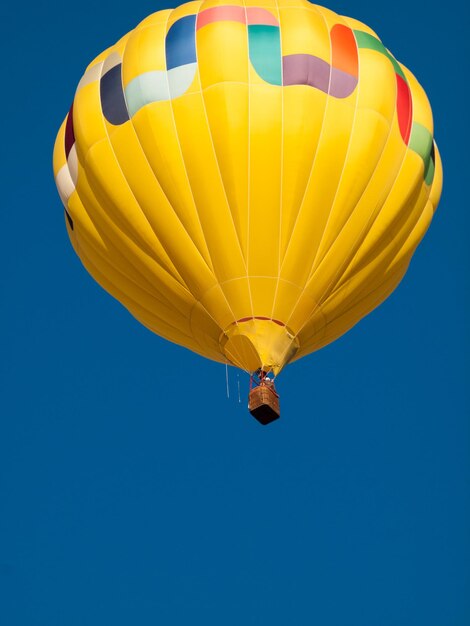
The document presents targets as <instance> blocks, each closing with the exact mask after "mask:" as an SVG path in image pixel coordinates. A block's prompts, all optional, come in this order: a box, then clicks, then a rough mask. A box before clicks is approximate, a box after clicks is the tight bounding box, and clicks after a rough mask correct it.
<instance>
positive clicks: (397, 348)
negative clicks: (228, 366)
mask: <svg viewBox="0 0 470 626" xmlns="http://www.w3.org/2000/svg"><path fill="white" fill-rule="evenodd" d="M164 6H175V5H174V4H173V5H172V4H171V3H170V4H167V5H165V4H163V3H162V4H159V3H158V2H153V3H152V2H148V1H143V0H142V1H137V2H130V3H122V4H121V3H115V2H108V1H102V2H97V1H96V0H82V2H80V3H78V4H76V3H75V4H70V5H67V3H63V2H60V3H59V2H53V3H52V2H51V3H37V2H35V3H33V2H30V1H29V0H26V2H22V3H20V4H19V3H9V5H8V8H7V9H5V8H4V9H3V17H4V22H3V34H2V41H1V45H2V48H3V52H2V59H3V72H2V73H3V81H2V85H3V91H2V93H3V98H2V105H1V106H2V110H3V113H2V120H3V123H2V137H3V140H2V145H3V157H4V160H3V165H2V179H3V184H2V188H3V190H4V194H3V197H2V211H1V222H2V231H1V232H2V247H1V255H2V273H1V281H2V287H1V293H2V307H1V310H0V316H1V323H2V331H3V332H2V335H3V336H2V340H1V343H2V346H1V355H2V356H1V359H0V363H1V369H2V372H1V383H2V385H1V387H2V392H1V405H0V406H1V409H2V410H1V417H0V623H1V624H2V625H5V626H95V625H96V626H107V625H108V624H109V625H113V626H121V625H123V626H124V625H125V626H127V625H129V626H131V625H132V626H149V625H152V626H155V625H157V624H158V625H161V626H187V625H194V624H195V625H199V624H201V625H203V626H245V625H247V626H249V625H256V626H265V625H266V626H291V625H292V626H313V625H317V626H398V625H399V626H408V625H410V626H411V625H413V626H420V625H423V626H466V625H467V624H470V499H469V494H470V489H469V485H470V432H469V431H470V428H469V412H470V411H469V408H470V401H469V391H468V378H469V377H468V371H469V359H468V355H469V352H470V351H469V347H470V346H469V344H470V342H469V331H468V316H469V300H468V290H469V289H468V288H469V281H468V276H469V271H468V270H469V265H470V264H469V251H468V250H469V246H468V239H469V230H470V220H469V206H468V192H467V189H468V178H469V172H468V140H469V137H468V127H469V124H468V102H469V94H468V80H467V74H468V58H469V50H468V29H466V28H465V27H466V25H468V17H467V15H466V13H463V14H462V11H465V10H466V9H464V4H463V2H459V3H457V2H450V3H448V4H447V3H446V4H444V5H441V4H437V3H436V4H435V5H433V4H432V3H431V4H427V5H426V4H425V3H421V2H419V3H418V2H409V0H397V1H396V2H394V3H384V2H372V1H371V0H363V1H360V0H358V1H356V2H353V1H352V0H350V1H342V2H341V1H338V0H334V1H332V2H330V3H329V7H330V8H332V9H333V10H335V11H337V12H339V13H343V14H346V15H352V16H354V17H357V18H358V19H360V20H362V21H364V22H366V23H367V24H369V25H370V26H371V27H372V28H374V29H375V30H376V31H377V32H378V33H379V35H380V36H381V38H382V40H383V41H384V43H385V45H386V46H388V47H389V48H390V49H391V50H392V51H393V52H394V54H395V56H396V57H397V58H398V59H399V60H400V61H402V62H403V63H405V64H406V65H407V66H408V67H410V69H411V70H412V71H413V72H414V73H415V74H416V75H417V77H418V79H419V80H420V82H421V83H422V84H423V86H424V87H425V89H426V91H427V93H428V95H429V97H430V100H431V103H432V105H433V110H434V116H435V125H436V137H437V141H438V145H439V147H440V150H441V153H442V157H443V162H444V174H445V176H444V178H445V184H444V193H443V197H442V201H441V204H440V207H439V209H438V212H437V214H436V217H435V220H434V222H433V224H432V226H431V229H430V231H429V232H428V234H427V236H426V237H425V239H424V241H423V243H422V244H421V246H420V248H419V249H418V252H417V254H416V255H415V257H414V259H413V261H412V264H411V267H410V270H409V272H408V274H407V276H406V278H405V280H404V281H403V283H402V284H401V285H400V287H399V288H398V290H397V291H396V292H395V293H394V294H393V295H392V297H391V298H390V299H389V300H388V301H387V302H386V303H385V304H384V305H382V307H381V308H379V309H378V310H376V311H375V312H374V313H372V314H371V315H370V316H369V317H368V318H366V319H365V320H363V321H362V322H361V323H360V324H359V325H358V326H357V327H356V328H354V329H353V330H352V331H351V332H349V333H348V334H347V335H346V336H344V337H343V338H342V339H340V340H339V341H337V342H336V343H335V344H334V345H332V346H330V347H327V348H325V349H324V350H322V351H321V352H319V353H316V354H314V355H311V356H310V357H308V358H306V359H304V360H302V361H301V362H299V363H296V364H294V365H292V366H290V367H288V368H287V369H286V370H285V372H284V373H283V375H282V376H281V378H280V380H279V388H280V391H281V393H282V409H283V416H282V419H281V420H279V421H278V422H276V423H275V424H273V425H271V426H270V427H266V428H263V427H260V426H259V425H258V423H257V422H255V421H254V420H253V419H252V418H251V417H250V416H249V415H248V413H247V412H246V405H245V401H246V397H245V392H246V385H247V380H246V378H245V376H244V375H240V382H241V386H242V403H241V404H238V401H237V391H236V387H237V378H236V374H235V373H233V372H234V371H233V370H232V374H231V389H232V396H231V398H230V400H227V398H226V395H225V369H224V367H223V366H221V365H218V364H215V363H212V362H208V361H204V360H203V359H201V358H200V357H198V356H196V355H193V354H192V353H190V352H188V351H185V350H183V349H181V348H178V347H175V346H173V345H171V344H167V343H165V342H164V341H163V340H161V339H159V338H158V337H156V336H154V335H152V334H151V333H150V332H148V331H147V330H145V329H144V328H143V327H141V326H139V325H138V323H137V322H136V321H135V320H134V319H133V318H132V317H131V316H130V315H129V314H128V313H127V312H126V311H125V310H124V309H123V308H122V307H121V305H119V304H118V303H117V302H116V301H114V300H113V299H112V298H111V297H110V296H108V295H107V294H106V293H105V292H104V291H102V290H101V289H100V288H99V287H98V286H97V285H96V284H95V283H94V282H93V280H92V279H91V278H90V277H89V276H88V274H87V273H86V272H85V270H84V269H83V268H82V266H81V264H80V262H79V260H78V259H77V258H76V257H75V255H74V253H73V251H72V248H71V246H70V244H69V242H68V238H67V235H66V231H65V226H64V217H63V209H62V205H61V203H60V200H59V197H58V195H57V193H56V190H55V185H54V181H53V177H52V172H51V152H52V146H53V141H54V138H55V134H56V131H57V129H58V127H59V125H60V123H61V121H62V119H63V117H64V116H65V113H66V112H67V110H68V107H69V105H70V102H71V100H72V97H73V93H74V89H75V86H76V84H77V82H78V80H79V78H80V76H81V74H82V72H83V70H84V68H85V66H86V64H87V63H88V62H89V61H90V60H91V59H92V58H93V57H94V56H95V55H96V54H97V53H99V52H100V51H101V50H102V49H104V48H105V47H106V46H108V45H110V44H112V43H114V42H115V41H116V40H117V39H118V38H119V37H120V36H121V35H122V34H124V33H125V32H127V31H128V30H129V29H130V28H131V27H133V26H134V25H135V24H136V23H137V22H139V21H140V20H141V19H143V18H144V17H145V16H146V15H148V14H149V13H152V12H153V11H156V10H158V9H159V8H163V7H164ZM181 375H184V376H183V377H182V376H181Z"/></svg>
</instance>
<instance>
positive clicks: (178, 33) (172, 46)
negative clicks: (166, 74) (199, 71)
mask: <svg viewBox="0 0 470 626" xmlns="http://www.w3.org/2000/svg"><path fill="white" fill-rule="evenodd" d="M195 31H196V16H195V15H187V16H186V17H182V18H181V19H179V20H178V21H177V22H175V23H174V24H173V26H171V28H170V30H169V31H168V33H167V36H166V40H165V53H166V68H167V70H171V69H173V68H174V67H178V66H180V65H188V64H189V63H196V38H195Z"/></svg>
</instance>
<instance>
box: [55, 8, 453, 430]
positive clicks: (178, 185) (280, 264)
mask: <svg viewBox="0 0 470 626" xmlns="http://www.w3.org/2000/svg"><path fill="white" fill-rule="evenodd" d="M53 167H54V175H55V180H56V184H57V187H58V190H59V194H60V196H61V199H62V201H63V204H64V206H65V223H66V227H67V231H68V234H69V237H70V240H71V242H72V245H73V247H74V249H75V251H76V253H77V254H78V256H79V257H80V259H81V261H82V262H83V264H84V266H85V267H86V269H87V270H88V271H89V272H90V274H91V275H92V276H93V277H94V278H95V280H97V282H98V283H99V284H100V285H102V287H104V289H106V290H107V291H108V292H109V293H110V294H112V295H113V296H114V297H115V298H117V299H118V300H119V301H120V302H121V303H122V304H123V305H124V306H125V307H126V308H127V309H128V310H129V311H130V312H131V313H132V315H134V316H135V317H136V318H137V319H138V320H139V321H140V322H142V324H144V325H145V326H147V327H148V328H149V329H150V330H151V331H153V332H154V333H156V334H157V335H160V336H161V337H164V338H166V339H168V340H169V341H172V342H174V343H177V344H180V345H183V346H185V347H186V348H189V349H190V350H193V351H194V352H197V353H199V354H201V355H202V356H204V357H206V358H210V359H213V360H215V361H219V362H222V363H226V364H227V363H228V364H230V365H234V366H236V367H238V368H241V369H243V370H245V371H246V372H248V373H250V375H251V376H254V375H255V373H256V372H259V373H260V375H261V378H259V376H258V383H259V384H257V385H255V388H260V391H256V394H258V395H259V398H258V399H263V401H266V402H267V406H268V408H267V409H265V410H266V411H267V413H266V415H265V416H264V417H262V419H261V420H260V421H261V422H263V421H272V420H270V419H268V417H273V416H274V414H275V413H276V409H275V407H274V404H275V403H274V402H271V401H273V400H274V399H276V400H278V397H277V393H276V397H275V396H274V394H272V395H271V396H269V395H268V396H266V395H265V393H267V392H268V391H269V390H268V387H267V385H268V383H267V380H266V378H268V379H269V375H271V379H272V376H277V374H279V372H280V371H281V370H282V368H283V367H284V366H285V365H286V364H287V363H290V362H292V361H294V360H297V359H300V358H302V357H303V356H305V355H307V354H310V353H311V352H314V351H315V350H318V349H320V348H322V347H323V346H325V345H326V344H328V343H330V342H332V341H334V340H335V339H336V338H338V337H339V336H340V335H342V334H343V333H345V332H346V331H347V330H349V329H350V328H351V327H352V326H353V325H354V324H356V323H357V322H358V321H359V320H360V319H361V318H362V317H364V316H365V315H366V314H367V313H369V312H370V311H371V310H372V309H374V308H375V307H376V306H378V305H379V304H380V303H381V302H382V301H383V300H385V298H387V296H388V295H389V294H390V293H391V292H392V291H393V290H394V289H395V287H396V286H397V285H398V283H399V282H400V280H401V279H402V277H403V275H404V274H405V272H406V270H407V267H408V264H409V262H410V259H411V257H412V255H413V253H414V251H415V249H416V247H417V245H418V243H419V242H420V240H421V238H422V237H423V235H424V233H425V232H426V230H427V228H428V226H429V224H430V222H431V219H432V216H433V214H434V211H435V209H436V207H437V204H438V201H439V197H440V192H441V186H442V167H441V162H440V158H439V152H438V150H437V147H436V144H435V142H434V139H433V122H432V113H431V108H430V106H429V103H428V100H427V98H426V95H425V93H424V91H423V89H422V87H421V86H420V85H419V83H418V82H417V80H416V79H415V77H414V76H413V74H411V72H410V71H409V70H408V69H407V68H406V67H404V66H403V65H401V64H400V63H399V62H398V61H396V59H395V58H394V57H393V55H392V54H391V52H389V50H388V49H387V48H386V47H385V46H384V45H383V44H382V42H381V41H380V39H379V37H378V36H377V35H376V33H375V32H374V31H372V30H371V29H370V28H369V27H367V26H366V25H364V24H362V23H361V22H358V21H356V20H354V19H352V18H347V17H342V16H339V15H337V14H335V13H333V12H332V11H330V10H328V9H325V8H323V7H320V6H317V5H313V4H310V3H309V2H307V0H287V1H286V2H282V3H281V2H278V1H277V0H263V2H262V3H260V2H259V0H258V1H257V0H253V1H250V0H247V1H243V2H240V1H235V2H230V3H228V2H221V1H217V0H215V1H210V0H207V1H196V2H189V3H187V4H183V5H181V6H179V7H177V8H176V9H168V10H164V11H159V12H157V13H155V14H153V15H150V16H149V17H148V18H146V19H145V20H144V21H143V22H141V23H140V24H139V25H138V26H137V27H136V28H134V30H132V31H130V32H129V33H128V34H127V35H125V36H124V37H123V38H122V39H120V40H119V41H118V42H117V43H116V44H115V45H113V46H111V47H110V48H108V49H107V50H105V51H104V52H103V53H102V54H100V55H99V56H98V57H97V58H96V59H95V60H94V61H92V63H91V64H90V65H89V66H88V68H87V69H86V71H85V73H84V75H83V77H82V79H81V80H80V82H79V83H78V87H77V90H76V92H75V96H74V99H73V104H72V107H71V108H70V111H69V113H68V115H67V116H66V118H65V120H64V122H63V124H62V126H61V127H60V130H59V133H58V135H57V139H56V143H55V149H54V159H53ZM252 391H253V390H252ZM269 393H270V392H269ZM254 395H255V394H253V397H252V396H251V395H250V402H251V400H252V399H253V398H254ZM253 402H254V400H253ZM271 404H272V405H273V406H271ZM273 407H274V408H273ZM277 407H278V405H277ZM270 409H272V411H273V413H272V414H269V410H270ZM254 410H256V409H253V411H254ZM263 410H264V409H263Z"/></svg>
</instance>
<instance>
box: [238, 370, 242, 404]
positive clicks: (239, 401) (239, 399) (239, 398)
mask: <svg viewBox="0 0 470 626" xmlns="http://www.w3.org/2000/svg"><path fill="white" fill-rule="evenodd" d="M237 385H238V404H240V403H241V401H242V400H241V397H240V374H237Z"/></svg>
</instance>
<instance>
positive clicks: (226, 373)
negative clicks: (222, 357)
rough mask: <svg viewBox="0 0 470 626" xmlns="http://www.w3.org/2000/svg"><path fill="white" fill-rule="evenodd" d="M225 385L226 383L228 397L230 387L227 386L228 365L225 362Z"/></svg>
mask: <svg viewBox="0 0 470 626" xmlns="http://www.w3.org/2000/svg"><path fill="white" fill-rule="evenodd" d="M225 385H226V389H227V398H230V389H229V386H228V365H227V363H226V364H225Z"/></svg>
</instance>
